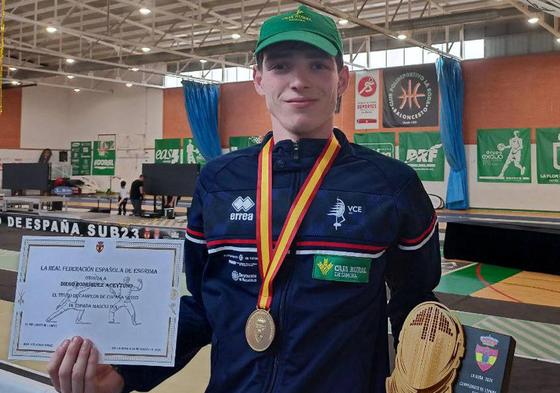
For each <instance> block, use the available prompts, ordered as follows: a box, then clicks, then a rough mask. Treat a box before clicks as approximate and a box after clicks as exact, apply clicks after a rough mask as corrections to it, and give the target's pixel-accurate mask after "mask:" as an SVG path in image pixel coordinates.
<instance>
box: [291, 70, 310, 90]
mask: <svg viewBox="0 0 560 393" xmlns="http://www.w3.org/2000/svg"><path fill="white" fill-rule="evenodd" d="M309 86H310V82H309V73H308V72H307V70H306V69H305V68H303V67H295V68H294V69H293V71H292V78H291V81H290V87H291V88H292V89H295V90H300V89H305V88H308V87H309Z"/></svg>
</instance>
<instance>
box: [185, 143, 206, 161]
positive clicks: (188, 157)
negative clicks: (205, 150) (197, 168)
mask: <svg viewBox="0 0 560 393" xmlns="http://www.w3.org/2000/svg"><path fill="white" fill-rule="evenodd" d="M183 164H200V165H204V164H206V160H205V159H204V156H203V155H202V154H201V153H200V150H198V147H196V145H195V144H194V139H193V138H185V139H183Z"/></svg>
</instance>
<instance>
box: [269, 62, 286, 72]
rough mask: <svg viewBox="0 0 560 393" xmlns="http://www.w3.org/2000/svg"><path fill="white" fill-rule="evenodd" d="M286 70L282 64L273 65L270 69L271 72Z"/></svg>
mask: <svg viewBox="0 0 560 393" xmlns="http://www.w3.org/2000/svg"><path fill="white" fill-rule="evenodd" d="M286 68H287V66H286V64H283V63H277V64H273V65H272V66H271V67H270V69H271V70H277V71H282V70H285V69H286Z"/></svg>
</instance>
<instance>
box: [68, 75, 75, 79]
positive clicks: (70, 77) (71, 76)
mask: <svg viewBox="0 0 560 393" xmlns="http://www.w3.org/2000/svg"><path fill="white" fill-rule="evenodd" d="M66 77H67V78H68V79H74V75H66Z"/></svg>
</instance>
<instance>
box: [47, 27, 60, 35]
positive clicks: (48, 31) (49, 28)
mask: <svg viewBox="0 0 560 393" xmlns="http://www.w3.org/2000/svg"><path fill="white" fill-rule="evenodd" d="M46 30H47V33H51V34H52V33H56V32H57V30H58V29H57V28H56V27H54V26H47V29H46Z"/></svg>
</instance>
